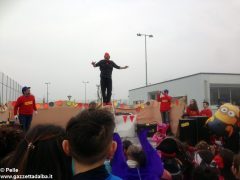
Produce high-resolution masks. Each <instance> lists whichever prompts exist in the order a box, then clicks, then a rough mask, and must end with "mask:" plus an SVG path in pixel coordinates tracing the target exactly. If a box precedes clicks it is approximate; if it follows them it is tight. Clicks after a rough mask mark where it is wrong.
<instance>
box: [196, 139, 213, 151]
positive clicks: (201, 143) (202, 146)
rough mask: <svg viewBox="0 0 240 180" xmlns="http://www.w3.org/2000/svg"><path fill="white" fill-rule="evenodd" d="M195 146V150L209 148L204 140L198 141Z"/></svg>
mask: <svg viewBox="0 0 240 180" xmlns="http://www.w3.org/2000/svg"><path fill="white" fill-rule="evenodd" d="M195 148H196V149H197V150H210V145H209V144H208V143H207V142H206V141H203V140H202V141H199V142H198V143H197V144H196V145H195Z"/></svg>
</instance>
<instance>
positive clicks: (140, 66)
mask: <svg viewBox="0 0 240 180" xmlns="http://www.w3.org/2000/svg"><path fill="white" fill-rule="evenodd" d="M139 32H140V33H146V34H152V35H153V36H154V38H151V39H147V49H148V75H149V78H148V79H149V83H152V84H153V83H157V82H161V81H165V80H170V79H172V78H178V77H181V76H185V75H190V74H194V73H198V72H227V73H239V69H240V68H239V67H240V66H239V65H240V58H239V57H240V1H239V0H0V64H1V65H0V71H2V72H4V73H6V74H7V75H9V76H10V77H12V78H13V79H15V80H16V81H17V82H19V83H20V84H22V85H28V86H31V87H32V92H33V94H34V95H35V96H36V97H37V98H38V99H40V98H43V97H44V96H45V95H46V86H45V85H44V82H51V85H50V86H49V91H50V99H66V96H67V95H69V94H71V95H72V96H73V98H74V99H84V85H83V83H82V81H89V82H90V83H89V84H88V85H87V91H88V92H87V94H88V99H94V98H96V84H99V81H100V78H99V74H100V71H99V69H98V68H95V69H94V68H93V67H92V66H91V64H90V63H91V61H98V60H100V59H102V58H103V55H104V53H105V52H109V53H110V56H111V59H112V60H113V61H114V62H115V63H116V64H118V65H120V66H125V65H129V66H130V68H129V69H126V70H117V69H115V70H114V72H113V94H114V97H115V98H124V99H127V97H128V90H129V89H133V88H137V87H141V86H144V85H145V60H144V38H143V37H137V36H136V34H137V33H139ZM163 88H164V87H163Z"/></svg>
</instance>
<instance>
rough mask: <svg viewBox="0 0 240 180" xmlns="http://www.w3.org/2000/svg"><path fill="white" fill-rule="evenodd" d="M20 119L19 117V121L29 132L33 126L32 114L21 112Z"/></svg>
mask: <svg viewBox="0 0 240 180" xmlns="http://www.w3.org/2000/svg"><path fill="white" fill-rule="evenodd" d="M18 119H19V123H20V124H21V125H22V128H23V130H24V131H25V132H27V131H28V129H29V128H30V126H31V122H32V115H22V114H19V116H18Z"/></svg>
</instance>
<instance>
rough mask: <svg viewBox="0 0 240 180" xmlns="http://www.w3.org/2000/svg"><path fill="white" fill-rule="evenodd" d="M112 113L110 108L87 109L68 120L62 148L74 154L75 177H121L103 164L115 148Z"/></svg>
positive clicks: (107, 179) (84, 179)
mask: <svg viewBox="0 0 240 180" xmlns="http://www.w3.org/2000/svg"><path fill="white" fill-rule="evenodd" d="M114 128H115V123H114V117H113V114H112V113H111V112H109V111H107V110H84V111H82V112H81V113H80V114H78V115H77V116H75V117H73V118H72V119H71V120H70V121H69V122H68V124H67V127H66V133H67V137H66V139H65V140H64V141H63V144H62V146H63V149H64V151H65V153H66V154H67V155H70V156H71V157H72V171H73V174H74V176H73V180H78V179H79V180H90V179H91V180H120V178H118V177H116V176H114V175H112V174H110V173H109V172H108V171H107V170H106V167H105V165H104V162H105V160H106V159H111V158H112V157H113V155H114V152H115V150H116V142H114V141H113V131H114Z"/></svg>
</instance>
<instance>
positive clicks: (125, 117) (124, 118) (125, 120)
mask: <svg viewBox="0 0 240 180" xmlns="http://www.w3.org/2000/svg"><path fill="white" fill-rule="evenodd" d="M127 118H128V116H127V115H123V120H124V123H126V122H127Z"/></svg>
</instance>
